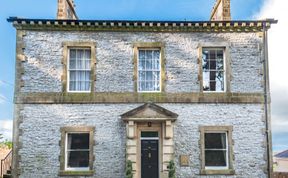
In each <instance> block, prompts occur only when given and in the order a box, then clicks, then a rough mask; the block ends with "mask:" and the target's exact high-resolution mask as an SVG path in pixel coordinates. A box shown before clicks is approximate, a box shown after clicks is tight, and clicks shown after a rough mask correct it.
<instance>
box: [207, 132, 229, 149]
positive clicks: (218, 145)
mask: <svg viewBox="0 0 288 178" xmlns="http://www.w3.org/2000/svg"><path fill="white" fill-rule="evenodd" d="M205 149H226V133H205Z"/></svg>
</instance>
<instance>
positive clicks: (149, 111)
mask: <svg viewBox="0 0 288 178" xmlns="http://www.w3.org/2000/svg"><path fill="white" fill-rule="evenodd" d="M177 117H178V115H177V114H176V113H174V112H172V111H169V110H167V109H165V108H163V107H161V106H158V105H156V104H153V103H146V104H144V105H142V106H139V107H137V108H135V109H132V110H131V111H128V112H126V113H124V114H122V115H121V118H122V119H123V120H124V121H175V120H176V119H177Z"/></svg>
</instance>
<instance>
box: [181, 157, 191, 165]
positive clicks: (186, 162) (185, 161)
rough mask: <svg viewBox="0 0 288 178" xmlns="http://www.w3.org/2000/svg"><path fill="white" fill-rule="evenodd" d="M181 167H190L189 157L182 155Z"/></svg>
mask: <svg viewBox="0 0 288 178" xmlns="http://www.w3.org/2000/svg"><path fill="white" fill-rule="evenodd" d="M180 166H189V156H188V155H180Z"/></svg>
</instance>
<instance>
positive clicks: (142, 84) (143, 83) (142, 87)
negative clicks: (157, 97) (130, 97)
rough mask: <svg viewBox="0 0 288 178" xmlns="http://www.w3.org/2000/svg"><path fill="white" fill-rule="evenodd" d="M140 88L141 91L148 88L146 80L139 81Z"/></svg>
mask: <svg viewBox="0 0 288 178" xmlns="http://www.w3.org/2000/svg"><path fill="white" fill-rule="evenodd" d="M138 86H139V87H138V90H139V91H145V90H146V88H145V82H139V84H138Z"/></svg>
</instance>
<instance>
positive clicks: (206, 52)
mask: <svg viewBox="0 0 288 178" xmlns="http://www.w3.org/2000/svg"><path fill="white" fill-rule="evenodd" d="M223 55H224V50H223V49H216V48H215V49H213V48H203V52H202V69H203V91H224V90H225V89H224V87H225V84H224V81H225V80H224V72H225V70H224V56H223Z"/></svg>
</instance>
